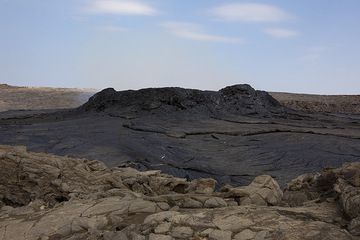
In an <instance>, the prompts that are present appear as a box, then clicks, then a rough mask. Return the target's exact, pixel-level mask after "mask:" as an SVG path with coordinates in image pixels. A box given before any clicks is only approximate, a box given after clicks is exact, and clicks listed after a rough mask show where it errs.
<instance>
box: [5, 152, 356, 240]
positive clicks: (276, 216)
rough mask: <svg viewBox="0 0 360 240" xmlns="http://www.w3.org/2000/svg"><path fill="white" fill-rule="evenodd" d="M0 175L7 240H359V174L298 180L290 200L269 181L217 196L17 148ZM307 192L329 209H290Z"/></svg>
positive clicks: (163, 177) (189, 185) (183, 183)
mask: <svg viewBox="0 0 360 240" xmlns="http://www.w3.org/2000/svg"><path fill="white" fill-rule="evenodd" d="M0 165H1V166H2V167H1V168H0V207H1V210H0V239H1V240H18V239H19V240H38V239H41V240H43V239H48V240H53V239H67V240H70V239H71V240H75V239H80V240H81V239H84V240H85V239H94V240H95V239H100V240H101V239H104V240H117V239H122V240H127V239H129V240H148V239H151V240H159V239H160V240H161V239H166V240H179V239H194V240H200V239H202V240H205V239H209V240H243V239H247V240H251V239H254V240H255V239H256V240H258V239H308V240H313V239H329V240H338V239H349V240H350V239H358V237H357V236H358V234H359V227H358V222H359V220H358V219H359V207H358V206H359V202H358V199H359V196H360V195H359V182H358V176H359V171H360V169H359V165H360V164H350V165H345V166H344V167H343V168H340V169H333V170H328V171H325V172H324V173H320V174H318V175H313V180H312V181H298V180H296V181H294V182H292V183H290V184H289V186H288V188H287V189H286V190H285V195H284V198H283V199H281V196H282V195H283V193H282V191H281V189H280V188H279V185H278V184H277V182H276V181H275V180H274V179H272V178H271V177H270V176H259V177H257V178H255V179H254V181H253V182H252V183H251V184H250V185H249V186H245V187H230V186H227V187H224V188H223V191H222V192H214V188H215V181H214V180H211V179H198V180H194V181H191V182H189V181H187V180H186V179H181V178H175V177H172V176H170V175H167V174H162V173H161V172H160V171H146V172H140V171H137V170H135V169H132V168H119V167H117V168H107V167H105V166H104V165H103V164H102V163H100V162H98V161H88V160H85V159H74V158H68V157H59V156H54V155H48V154H43V153H31V152H27V151H26V149H25V148H23V147H8V146H0ZM331 176H335V177H331ZM305 182H306V184H305ZM295 183H296V184H297V185H296V184H295ZM325 183H327V184H328V186H327V188H325V185H324V184H325ZM295 185H296V187H295ZM302 186H304V187H302ZM305 186H306V187H305ZM330 189H332V190H331V191H330ZM299 191H303V192H306V191H313V192H314V193H315V192H316V191H318V195H317V196H320V200H316V201H312V200H313V199H312V198H308V199H306V200H304V201H303V203H302V204H301V206H296V207H289V206H288V205H289V204H291V201H289V199H291V198H288V197H286V196H287V195H291V194H292V192H299ZM325 196H326V197H327V198H325ZM321 197H324V198H321ZM298 205H299V204H298ZM342 212H343V213H344V214H342ZM344 227H346V228H347V229H348V230H346V229H344Z"/></svg>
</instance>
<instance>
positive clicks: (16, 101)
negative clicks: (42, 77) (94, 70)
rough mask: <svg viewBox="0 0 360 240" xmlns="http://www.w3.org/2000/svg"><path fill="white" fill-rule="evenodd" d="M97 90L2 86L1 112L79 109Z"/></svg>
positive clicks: (0, 92)
mask: <svg viewBox="0 0 360 240" xmlns="http://www.w3.org/2000/svg"><path fill="white" fill-rule="evenodd" d="M95 91H96V90H92V89H71V88H46V87H41V88H29V87H14V86H9V85H6V84H0V112H2V111H8V110H43V109H63V108H74V107H78V106H80V105H81V104H83V103H84V102H86V101H87V100H88V99H89V97H90V96H92V95H93V94H94V92H95Z"/></svg>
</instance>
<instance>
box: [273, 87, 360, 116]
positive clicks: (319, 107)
mask: <svg viewBox="0 0 360 240" xmlns="http://www.w3.org/2000/svg"><path fill="white" fill-rule="evenodd" d="M270 95H271V96H273V97H274V98H275V99H276V100H278V101H279V102H280V103H281V104H282V105H284V106H286V107H289V108H292V109H295V110H301V111H306V112H327V113H352V114H360V95H315V94H296V93H280V92H271V93H270Z"/></svg>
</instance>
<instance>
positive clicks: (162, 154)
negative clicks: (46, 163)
mask: <svg viewBox="0 0 360 240" xmlns="http://www.w3.org/2000/svg"><path fill="white" fill-rule="evenodd" d="M0 118H1V119H0V131H1V134H0V143H1V144H10V145H26V146H28V148H29V149H30V150H32V151H40V152H49V153H55V154H59V155H69V156H77V157H85V158H89V159H98V160H101V161H104V162H105V163H106V164H108V165H109V166H132V167H137V168H139V169H141V170H145V169H160V170H162V171H164V172H166V173H170V174H173V175H176V176H180V177H184V178H189V179H193V178H199V177H213V178H215V179H217V180H218V182H219V183H220V184H224V183H231V184H233V185H243V184H247V183H249V182H250V181H251V180H252V179H253V178H254V177H255V176H257V175H260V174H268V175H271V176H273V177H275V178H276V179H277V180H278V181H279V182H280V183H281V184H284V183H286V182H287V181H289V180H290V179H292V178H294V177H296V176H298V175H300V174H302V173H308V172H314V171H318V170H320V169H322V168H324V167H338V166H340V165H341V164H342V163H344V162H353V161H358V160H359V159H360V140H359V138H360V116H359V115H339V114H337V115H335V114H307V113H303V112H296V111H293V110H290V109H287V108H284V107H282V106H281V105H280V104H279V103H278V102H277V101H276V100H275V99H274V98H272V97H271V96H270V95H269V94H268V93H266V92H263V91H256V90H254V89H253V88H251V87H250V86H249V85H235V86H230V87H226V88H224V89H221V90H220V91H217V92H216V91H200V90H193V89H182V88H151V89H142V90H138V91H119V92H117V91H115V90H114V89H111V88H109V89H105V90H103V91H101V92H99V93H97V94H95V95H94V96H93V97H91V98H90V99H89V101H88V102H87V103H86V104H84V105H83V106H81V107H79V108H77V109H71V110H66V111H47V112H43V113H41V112H31V111H27V112H24V113H23V114H20V113H18V112H10V113H9V112H8V113H2V114H0Z"/></svg>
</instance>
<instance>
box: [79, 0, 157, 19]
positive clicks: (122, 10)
mask: <svg viewBox="0 0 360 240" xmlns="http://www.w3.org/2000/svg"><path fill="white" fill-rule="evenodd" d="M86 10H88V11H89V12H91V13H99V14H117V15H145V16H154V15H156V14H157V13H158V11H157V10H156V9H155V8H153V7H151V6H150V5H147V4H145V3H142V2H139V1H130V0H94V1H92V3H91V4H90V6H88V7H87V9H86Z"/></svg>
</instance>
